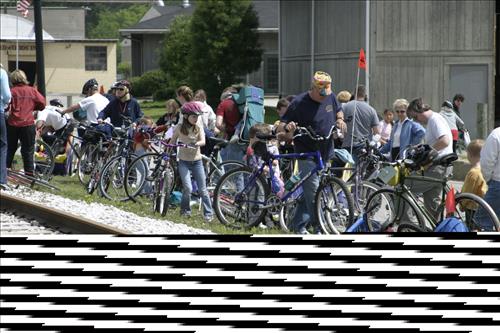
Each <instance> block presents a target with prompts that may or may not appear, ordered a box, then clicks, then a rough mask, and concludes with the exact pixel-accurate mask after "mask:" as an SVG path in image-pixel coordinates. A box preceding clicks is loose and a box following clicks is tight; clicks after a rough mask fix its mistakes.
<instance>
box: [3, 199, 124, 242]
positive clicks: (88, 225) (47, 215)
mask: <svg viewBox="0 0 500 333" xmlns="http://www.w3.org/2000/svg"><path fill="white" fill-rule="evenodd" d="M0 208H1V209H2V210H5V211H8V212H13V213H15V214H19V215H22V216H25V217H29V218H32V219H35V220H37V221H40V222H42V223H44V224H46V225H47V226H49V227H53V228H55V229H58V230H61V231H62V232H63V233H71V234H114V235H125V234H128V232H126V231H124V230H121V229H118V228H114V227H110V226H107V225H104V224H102V223H99V222H95V221H92V220H89V219H87V218H84V217H81V216H77V215H73V214H71V213H67V212H64V211H62V210H56V209H53V208H49V207H44V206H42V205H40V204H39V203H35V202H32V201H28V200H25V199H21V198H19V197H15V196H12V195H9V194H5V192H2V193H1V195H0Z"/></svg>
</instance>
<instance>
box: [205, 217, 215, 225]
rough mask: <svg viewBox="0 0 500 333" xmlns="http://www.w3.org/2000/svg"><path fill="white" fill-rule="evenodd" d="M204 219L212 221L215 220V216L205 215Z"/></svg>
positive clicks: (208, 221)
mask: <svg viewBox="0 0 500 333" xmlns="http://www.w3.org/2000/svg"><path fill="white" fill-rule="evenodd" d="M203 219H204V220H205V222H207V223H210V222H212V221H213V219H214V217H213V216H205V217H203Z"/></svg>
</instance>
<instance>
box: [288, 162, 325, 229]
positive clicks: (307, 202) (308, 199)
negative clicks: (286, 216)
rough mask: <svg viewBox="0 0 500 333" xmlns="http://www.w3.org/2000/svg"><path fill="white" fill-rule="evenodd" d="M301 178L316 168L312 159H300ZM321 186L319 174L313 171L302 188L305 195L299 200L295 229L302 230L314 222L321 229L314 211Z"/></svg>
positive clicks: (294, 221)
mask: <svg viewBox="0 0 500 333" xmlns="http://www.w3.org/2000/svg"><path fill="white" fill-rule="evenodd" d="M298 163H299V170H300V178H303V177H305V175H306V174H307V173H308V172H309V171H311V170H313V169H314V168H316V163H315V162H314V161H312V160H299V161H298ZM318 187H319V176H318V174H317V173H313V174H312V175H311V176H310V177H309V178H308V179H307V180H306V181H305V182H304V183H303V184H302V189H303V192H304V195H303V196H302V198H301V199H300V200H299V203H298V205H297V210H296V212H295V216H294V217H293V221H292V225H293V231H295V232H300V231H302V230H304V229H305V228H307V226H308V224H312V225H313V226H314V228H315V229H319V223H318V221H316V214H315V212H314V210H315V206H314V197H315V195H316V192H317V190H318Z"/></svg>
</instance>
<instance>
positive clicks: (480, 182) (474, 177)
mask: <svg viewBox="0 0 500 333" xmlns="http://www.w3.org/2000/svg"><path fill="white" fill-rule="evenodd" d="M483 145H484V141H483V140H473V141H472V142H471V143H470V144H469V145H468V146H467V159H468V160H469V162H470V164H471V165H472V168H471V169H470V170H469V172H468V173H467V175H466V176H465V180H464V185H463V186H462V192H463V193H466V192H467V193H473V194H476V195H478V196H480V197H481V198H482V197H484V194H485V193H486V190H487V189H488V186H487V185H486V181H485V180H484V178H483V175H482V173H481V167H480V164H479V160H480V158H481V149H482V148H483ZM462 208H464V209H471V210H474V209H477V207H475V205H474V203H473V202H466V203H464V204H463V207H462Z"/></svg>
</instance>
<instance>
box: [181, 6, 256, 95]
mask: <svg viewBox="0 0 500 333" xmlns="http://www.w3.org/2000/svg"><path fill="white" fill-rule="evenodd" d="M196 6H197V7H196V9H195V11H194V13H193V17H192V23H191V43H192V44H191V49H190V70H191V79H192V84H193V86H194V87H196V88H203V89H205V90H206V91H207V94H208V98H209V102H211V103H212V104H215V103H216V102H217V101H218V96H219V95H220V93H221V92H222V90H223V89H224V88H225V87H227V86H229V85H231V84H233V83H236V81H237V80H238V78H241V77H244V76H245V75H246V74H248V73H251V72H253V71H256V70H257V69H259V67H260V64H261V61H262V53H263V51H262V49H261V46H260V44H259V41H258V38H259V36H258V34H257V28H258V27H259V19H258V16H257V13H256V12H255V10H254V8H253V5H252V4H251V2H250V0H238V1H234V0H205V1H199V2H197V3H196Z"/></svg>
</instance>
